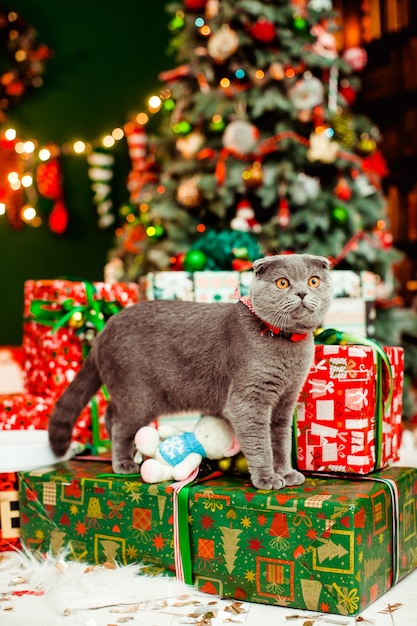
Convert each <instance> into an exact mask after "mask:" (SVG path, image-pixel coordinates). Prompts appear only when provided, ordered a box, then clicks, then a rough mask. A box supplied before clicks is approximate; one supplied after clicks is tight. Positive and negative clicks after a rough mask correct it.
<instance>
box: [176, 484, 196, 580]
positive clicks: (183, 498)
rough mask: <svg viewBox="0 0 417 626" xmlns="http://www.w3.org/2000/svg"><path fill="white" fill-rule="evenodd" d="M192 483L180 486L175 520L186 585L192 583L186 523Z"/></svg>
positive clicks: (187, 524)
mask: <svg viewBox="0 0 417 626" xmlns="http://www.w3.org/2000/svg"><path fill="white" fill-rule="evenodd" d="M194 485H195V482H191V483H189V484H188V485H184V487H182V489H181V490H180V491H179V492H178V494H177V497H178V501H177V504H178V517H177V519H176V520H175V521H176V523H177V524H178V539H179V544H180V554H181V561H182V569H183V574H184V582H185V583H186V584H187V585H192V584H193V562H192V558H191V539H190V525H189V523H188V499H189V494H190V490H191V488H192V487H193V486H194Z"/></svg>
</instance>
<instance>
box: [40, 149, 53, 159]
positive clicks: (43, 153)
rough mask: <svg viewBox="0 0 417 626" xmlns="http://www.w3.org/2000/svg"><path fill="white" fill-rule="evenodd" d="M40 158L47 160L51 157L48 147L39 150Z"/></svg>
mask: <svg viewBox="0 0 417 626" xmlns="http://www.w3.org/2000/svg"><path fill="white" fill-rule="evenodd" d="M39 158H40V160H41V161H47V160H48V159H50V158H51V153H50V151H49V150H48V148H41V150H39Z"/></svg>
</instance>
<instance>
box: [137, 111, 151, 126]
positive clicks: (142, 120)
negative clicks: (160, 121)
mask: <svg viewBox="0 0 417 626" xmlns="http://www.w3.org/2000/svg"><path fill="white" fill-rule="evenodd" d="M136 121H137V123H138V124H141V125H142V126H144V125H145V124H147V123H148V122H149V117H148V116H147V115H146V113H138V114H137V116H136Z"/></svg>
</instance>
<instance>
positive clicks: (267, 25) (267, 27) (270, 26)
mask: <svg viewBox="0 0 417 626" xmlns="http://www.w3.org/2000/svg"><path fill="white" fill-rule="evenodd" d="M250 32H251V35H252V37H253V38H254V39H256V40H257V41H261V42H262V43H271V41H273V40H274V39H275V36H276V30H275V24H274V23H273V22H270V21H269V20H266V19H265V18H262V17H260V18H259V19H258V21H257V22H256V23H255V24H254V25H253V26H252V28H251V30H250Z"/></svg>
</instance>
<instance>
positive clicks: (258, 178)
mask: <svg viewBox="0 0 417 626" xmlns="http://www.w3.org/2000/svg"><path fill="white" fill-rule="evenodd" d="M242 178H243V180H244V182H245V185H246V187H247V188H248V189H257V188H258V187H260V186H261V185H262V183H263V180H264V173H263V171H262V164H261V163H260V162H259V161H255V162H254V163H252V165H250V166H249V167H248V168H247V169H245V170H244V171H243V172H242Z"/></svg>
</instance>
